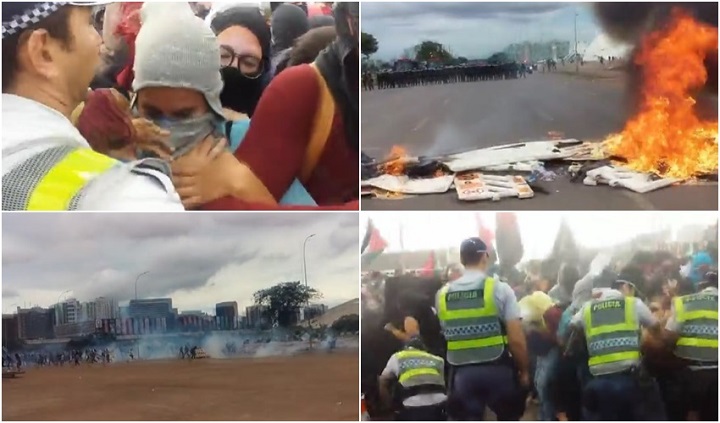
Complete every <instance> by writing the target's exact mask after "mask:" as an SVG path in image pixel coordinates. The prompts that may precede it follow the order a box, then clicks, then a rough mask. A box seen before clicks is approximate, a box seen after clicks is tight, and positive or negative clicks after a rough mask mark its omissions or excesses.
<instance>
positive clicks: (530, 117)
mask: <svg viewBox="0 0 720 423" xmlns="http://www.w3.org/2000/svg"><path fill="white" fill-rule="evenodd" d="M362 95H363V97H362V144H363V151H365V152H366V153H368V154H370V155H371V156H374V157H383V156H384V155H385V154H386V153H387V152H388V151H389V149H390V147H391V146H392V145H395V144H397V145H402V146H404V147H405V148H407V149H408V150H409V151H410V153H411V154H413V155H432V154H442V153H449V152H457V151H465V150H470V149H474V148H482V147H489V146H493V145H499V144H508V143H514V142H518V141H531V140H540V139H546V138H547V137H548V133H549V132H551V131H558V132H562V133H564V134H565V136H567V137H568V138H578V139H582V140H601V139H603V138H605V136H607V135H608V134H610V133H613V132H617V131H620V130H621V129H622V128H623V124H624V122H625V121H626V120H627V118H628V117H629V115H630V113H631V112H630V110H629V108H628V107H627V106H626V101H625V99H626V95H625V84H624V80H623V79H622V78H620V77H617V78H608V79H591V78H586V77H576V76H569V75H560V74H534V75H530V76H529V77H528V78H527V79H521V80H509V81H485V82H476V83H464V84H449V85H439V86H437V85H436V86H425V87H414V88H405V89H393V90H381V91H372V92H367V91H364V92H363V94H362ZM713 107H714V111H713V112H712V113H714V116H717V97H715V98H714V106H713ZM541 186H543V187H544V188H545V189H546V190H547V191H548V192H549V193H548V194H540V193H538V194H536V196H535V197H534V198H532V199H527V200H517V199H506V200H502V201H499V202H487V201H483V202H474V203H465V202H461V201H459V200H457V196H456V194H455V192H454V191H452V192H450V193H447V194H444V195H430V196H419V197H412V198H407V199H403V200H364V201H363V203H362V208H363V210H397V209H407V210H457V209H472V210H476V209H488V210H606V209H607V210H717V206H718V187H717V184H706V185H701V186H682V187H671V188H666V189H663V190H659V191H655V192H652V193H649V194H644V195H641V194H635V193H633V192H631V191H627V190H623V189H615V188H610V187H607V186H602V187H587V186H584V185H582V184H573V183H570V182H569V181H568V180H567V179H566V178H564V177H561V178H559V179H557V180H556V181H554V182H546V183H542V184H541Z"/></svg>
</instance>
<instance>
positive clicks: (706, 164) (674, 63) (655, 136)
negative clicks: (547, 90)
mask: <svg viewBox="0 0 720 423" xmlns="http://www.w3.org/2000/svg"><path fill="white" fill-rule="evenodd" d="M717 49H718V29H717V28H715V27H711V26H708V25H704V24H701V23H700V22H698V21H696V20H695V19H693V18H692V17H690V16H688V15H687V14H685V13H684V12H682V11H681V10H679V9H676V10H674V11H673V14H672V19H671V22H670V25H669V26H668V27H667V28H666V29H663V30H660V31H656V32H653V33H651V34H649V35H648V36H647V37H646V38H645V39H644V40H643V42H642V44H641V47H640V50H639V54H638V56H637V58H636V63H637V64H638V65H639V66H640V67H641V69H642V73H643V86H642V91H641V92H642V102H641V108H640V112H639V113H638V114H637V115H636V116H634V117H633V118H631V119H630V121H629V122H627V123H626V125H625V129H624V130H623V132H622V133H620V134H614V135H611V136H610V137H608V139H607V140H606V143H607V147H608V151H609V152H610V153H612V154H614V155H617V156H620V157H624V158H626V159H627V160H628V165H627V167H629V168H631V169H633V170H636V171H640V172H652V173H656V174H661V175H664V176H668V177H673V178H679V179H686V178H691V177H693V176H695V175H698V174H703V173H714V172H716V171H717V168H718V123H717V121H714V122H712V121H701V120H700V119H699V118H698V117H697V115H696V114H695V111H694V106H695V99H694V98H692V97H691V95H690V93H691V91H692V90H693V89H697V88H699V87H702V86H703V85H704V84H705V82H706V80H707V77H708V76H707V71H706V69H705V67H704V65H703V60H704V59H705V57H706V56H707V55H708V54H712V53H714V54H717Z"/></svg>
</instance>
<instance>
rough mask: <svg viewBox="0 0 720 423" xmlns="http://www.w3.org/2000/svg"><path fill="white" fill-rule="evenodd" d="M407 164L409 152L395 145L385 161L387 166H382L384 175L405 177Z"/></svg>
mask: <svg viewBox="0 0 720 423" xmlns="http://www.w3.org/2000/svg"><path fill="white" fill-rule="evenodd" d="M407 162H408V157H407V150H405V149H404V148H403V147H400V146H399V145H395V146H393V148H392V149H391V150H390V154H389V155H388V156H387V158H386V159H385V164H383V165H382V171H383V173H386V174H388V175H393V176H400V175H404V174H405V169H406V167H407Z"/></svg>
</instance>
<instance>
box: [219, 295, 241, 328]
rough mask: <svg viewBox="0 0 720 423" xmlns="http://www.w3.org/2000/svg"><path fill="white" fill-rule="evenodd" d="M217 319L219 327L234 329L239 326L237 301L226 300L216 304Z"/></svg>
mask: <svg viewBox="0 0 720 423" xmlns="http://www.w3.org/2000/svg"><path fill="white" fill-rule="evenodd" d="M215 320H216V324H217V328H218V329H222V330H232V329H237V328H238V304H237V301H226V302H224V303H218V304H215Z"/></svg>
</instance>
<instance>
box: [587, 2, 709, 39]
mask: <svg viewBox="0 0 720 423" xmlns="http://www.w3.org/2000/svg"><path fill="white" fill-rule="evenodd" d="M676 7H679V8H682V9H684V10H686V11H687V12H689V13H690V14H691V15H692V16H693V17H695V18H696V19H697V20H699V21H700V22H703V23H706V24H708V25H713V26H715V27H717V26H718V4H717V2H714V3H651V2H648V3H595V15H596V16H597V17H598V19H599V21H600V25H602V27H603V29H604V30H605V32H606V33H607V34H608V35H609V36H610V37H612V38H614V39H616V40H618V41H624V42H626V43H631V44H636V43H637V41H638V40H639V39H640V37H642V36H643V35H644V34H645V33H646V32H648V31H652V30H654V29H659V28H661V27H662V25H664V24H665V23H667V21H668V19H669V18H670V12H671V11H672V9H674V8H676Z"/></svg>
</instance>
